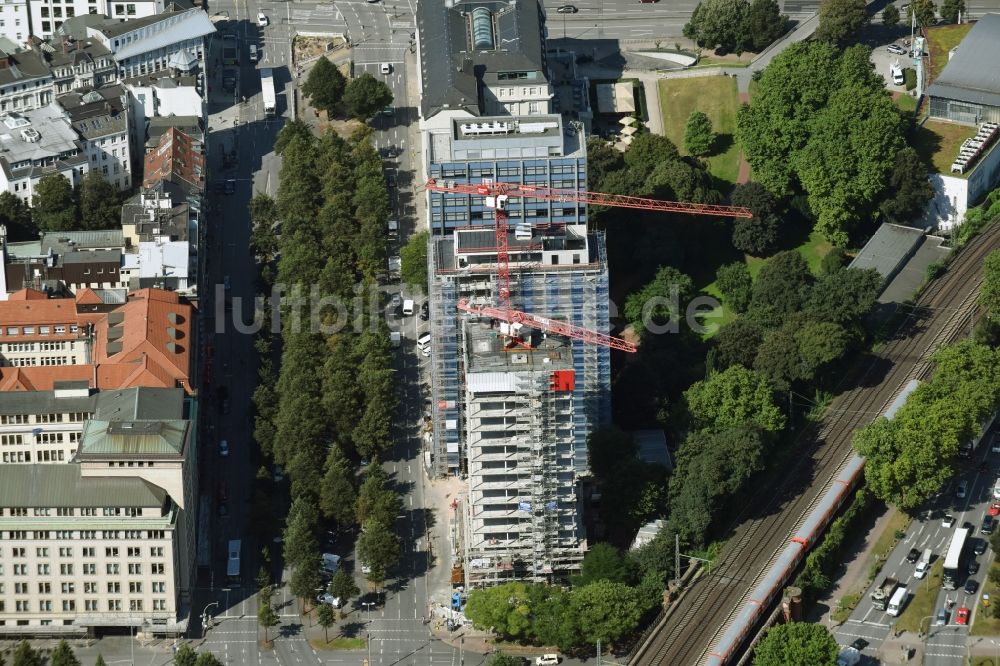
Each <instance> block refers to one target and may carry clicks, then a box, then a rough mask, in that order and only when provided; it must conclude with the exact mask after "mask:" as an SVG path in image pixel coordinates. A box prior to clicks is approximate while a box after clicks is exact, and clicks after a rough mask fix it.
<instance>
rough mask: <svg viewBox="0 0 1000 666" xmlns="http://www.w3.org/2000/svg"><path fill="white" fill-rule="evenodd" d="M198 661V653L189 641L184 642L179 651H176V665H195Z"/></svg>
mask: <svg viewBox="0 0 1000 666" xmlns="http://www.w3.org/2000/svg"><path fill="white" fill-rule="evenodd" d="M197 662H198V653H196V652H195V651H194V648H192V647H191V646H190V645H188V644H187V643H184V644H183V645H181V646H180V647H179V648H177V652H175V653H174V666H195V664H197Z"/></svg>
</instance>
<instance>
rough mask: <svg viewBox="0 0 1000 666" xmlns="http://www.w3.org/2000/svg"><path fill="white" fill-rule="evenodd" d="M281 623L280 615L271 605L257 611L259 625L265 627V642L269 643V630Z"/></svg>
mask: <svg viewBox="0 0 1000 666" xmlns="http://www.w3.org/2000/svg"><path fill="white" fill-rule="evenodd" d="M279 622H281V618H280V617H278V613H277V612H275V610H274V607H272V606H271V604H265V605H263V606H261V607H260V608H259V609H258V610H257V624H259V625H260V626H262V627H264V642H265V643H267V630H268V629H270V628H271V627H274V626H277V625H278V623H279Z"/></svg>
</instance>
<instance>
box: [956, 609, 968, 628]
mask: <svg viewBox="0 0 1000 666" xmlns="http://www.w3.org/2000/svg"><path fill="white" fill-rule="evenodd" d="M955 624H969V609H968V608H966V607H965V606H962V607H961V608H959V609H958V613H956V614H955Z"/></svg>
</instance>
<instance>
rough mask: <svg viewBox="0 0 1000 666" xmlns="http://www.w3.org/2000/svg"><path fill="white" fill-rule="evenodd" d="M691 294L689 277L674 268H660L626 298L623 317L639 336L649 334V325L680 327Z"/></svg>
mask: <svg viewBox="0 0 1000 666" xmlns="http://www.w3.org/2000/svg"><path fill="white" fill-rule="evenodd" d="M693 294H694V283H693V282H692V281H691V278H690V277H688V276H687V275H685V274H684V273H681V272H680V271H679V270H677V269H676V268H674V267H673V266H661V267H660V269H659V270H658V271H657V272H656V277H654V278H653V280H652V281H651V282H649V283H647V284H646V285H645V286H644V287H643V288H642V289H640V290H639V291H637V292H634V293H632V294H629V295H628V297H627V298H626V299H625V307H624V308H623V314H624V315H625V319H627V320H628V322H629V324H631V325H632V326H633V327H634V328H635V329H637V330H638V331H640V332H642V333H646V332H649V331H650V329H651V327H652V326H657V327H663V326H666V325H668V324H673V325H679V323H680V320H681V318H682V316H683V314H684V308H685V307H687V304H688V302H689V301H690V299H691V296H692V295H693Z"/></svg>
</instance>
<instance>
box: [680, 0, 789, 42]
mask: <svg viewBox="0 0 1000 666" xmlns="http://www.w3.org/2000/svg"><path fill="white" fill-rule="evenodd" d="M787 23H788V17H787V16H784V15H782V14H781V10H780V8H779V7H778V3H777V2H775V1H774V0H752V1H750V2H748V1H747V0H702V2H700V3H698V6H697V7H695V9H694V12H692V14H691V20H690V21H689V22H688V23H687V24H685V26H684V30H683V32H684V36H685V37H687V38H688V39H693V40H695V41H696V42H698V44H700V45H701V46H704V47H707V48H709V49H716V48H718V49H721V50H723V51H731V52H734V53H742V52H743V51H746V50H752V51H762V50H763V49H764V48H766V47H767V46H768V45H770V44H771V42H773V41H774V40H775V39H777V38H778V37H780V36H781V35H782V34H784V32H785V26H786V25H787Z"/></svg>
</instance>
